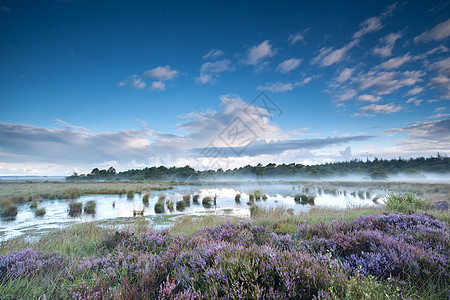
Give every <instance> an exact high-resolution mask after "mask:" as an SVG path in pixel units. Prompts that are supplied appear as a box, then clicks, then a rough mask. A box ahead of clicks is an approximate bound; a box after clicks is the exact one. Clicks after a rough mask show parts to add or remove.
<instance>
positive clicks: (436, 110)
mask: <svg viewBox="0 0 450 300" xmlns="http://www.w3.org/2000/svg"><path fill="white" fill-rule="evenodd" d="M446 109H447V108H446V107H444V106H441V107H438V108H436V109H435V110H434V112H441V111H444V110H446Z"/></svg>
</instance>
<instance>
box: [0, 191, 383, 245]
mask: <svg viewBox="0 0 450 300" xmlns="http://www.w3.org/2000/svg"><path fill="white" fill-rule="evenodd" d="M255 191H260V193H261V199H259V200H258V199H255V201H254V204H256V205H258V206H260V207H277V206H283V207H285V208H287V209H292V210H293V211H294V212H301V211H308V210H309V209H310V208H311V206H312V205H310V204H306V205H303V204H300V203H299V202H298V201H295V199H294V197H295V195H297V194H306V195H312V196H315V200H314V205H315V206H317V207H333V208H347V207H355V206H373V205H379V203H383V199H384V197H385V196H386V194H387V193H388V191H386V190H383V189H375V188H373V187H372V188H362V187H351V186H349V187H345V186H343V187H326V186H321V185H319V184H297V183H292V182H275V183H267V182H265V183H260V182H242V183H236V182H230V183H209V184H202V185H176V186H174V188H173V189H171V190H166V191H151V193H150V197H149V201H148V204H144V202H143V200H142V198H143V196H144V194H145V193H144V192H143V193H141V194H138V193H136V194H134V196H133V197H127V195H88V196H81V197H79V198H77V199H75V201H77V202H81V203H82V204H83V206H84V204H85V203H86V202H88V201H92V200H93V201H95V202H96V210H95V214H86V213H81V214H79V215H76V216H69V214H68V209H69V203H70V202H71V201H74V200H71V199H54V200H50V199H43V200H42V202H40V203H39V207H40V208H45V210H46V213H45V215H44V216H42V217H37V216H35V215H34V209H33V208H30V203H29V202H28V203H23V204H19V205H18V214H17V216H16V217H14V218H1V220H0V241H4V240H8V239H11V238H14V237H18V236H21V235H23V234H31V233H32V234H36V233H42V232H46V231H48V230H51V229H55V228H62V227H64V226H66V225H69V224H74V223H80V222H88V221H116V220H118V219H119V218H122V219H123V218H125V219H128V218H133V215H134V214H136V212H142V211H143V216H144V217H145V218H147V219H148V220H149V221H150V222H154V221H155V220H156V219H160V217H161V216H168V217H169V216H170V217H172V218H176V217H177V216H181V215H205V214H217V215H230V216H231V215H232V216H239V217H244V218H245V217H249V216H250V205H249V203H248V202H249V197H250V196H249V195H250V194H254V193H255ZM236 194H241V199H240V203H237V202H236V201H235V196H236ZM160 195H164V196H165V204H166V205H165V206H164V207H165V212H164V213H162V214H157V213H156V212H155V208H154V207H155V204H156V203H157V202H158V198H159V197H160ZM183 195H191V198H190V201H189V202H190V204H189V205H186V206H185V207H184V208H183V209H181V208H178V209H177V207H176V202H178V201H182V199H183ZM192 195H199V200H198V203H194V202H193V201H192ZM263 195H265V196H266V197H264V199H263V198H262V196H263ZM204 197H211V198H212V199H214V197H216V203H215V204H214V201H211V205H209V206H205V205H202V199H203V198H204ZM168 202H173V203H174V205H173V209H172V210H169V207H168V205H167V203H168Z"/></svg>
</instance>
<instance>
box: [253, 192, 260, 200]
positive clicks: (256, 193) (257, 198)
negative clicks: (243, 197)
mask: <svg viewBox="0 0 450 300" xmlns="http://www.w3.org/2000/svg"><path fill="white" fill-rule="evenodd" d="M253 195H254V196H255V200H257V201H258V200H261V192H260V191H254V192H253Z"/></svg>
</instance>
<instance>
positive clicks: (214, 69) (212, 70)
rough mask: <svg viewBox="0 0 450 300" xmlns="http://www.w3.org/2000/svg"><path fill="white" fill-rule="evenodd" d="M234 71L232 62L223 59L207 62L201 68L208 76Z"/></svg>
mask: <svg viewBox="0 0 450 300" xmlns="http://www.w3.org/2000/svg"><path fill="white" fill-rule="evenodd" d="M232 70H234V68H233V66H232V65H231V60H229V59H223V60H218V61H214V62H205V63H204V64H203V65H202V66H201V68H200V72H201V73H207V74H219V73H222V72H225V71H232Z"/></svg>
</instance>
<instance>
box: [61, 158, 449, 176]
mask: <svg viewBox="0 0 450 300" xmlns="http://www.w3.org/2000/svg"><path fill="white" fill-rule="evenodd" d="M449 172H450V158H449V157H448V156H447V155H445V154H440V153H438V154H437V155H436V156H431V157H428V158H425V157H417V158H409V159H404V158H401V157H399V158H394V159H389V160H388V159H378V158H374V159H373V160H369V159H366V160H365V161H364V160H358V159H354V160H351V161H345V162H333V163H325V164H319V165H303V164H299V163H291V164H278V165H277V164H275V163H269V164H267V165H262V164H258V165H256V166H251V165H247V166H244V167H240V168H235V169H228V170H222V169H218V170H204V171H200V170H195V169H194V168H192V167H190V166H185V167H169V168H168V167H165V166H159V167H156V166H152V167H147V168H144V169H131V170H127V171H123V172H116V169H114V168H113V167H110V168H109V169H107V170H100V169H98V168H94V169H93V170H92V171H91V173H89V174H77V173H74V174H73V175H71V176H68V177H66V181H84V180H93V181H123V180H135V181H142V180H153V181H173V180H183V181H198V180H210V179H218V180H220V179H223V180H230V179H233V180H239V179H243V178H246V179H247V178H248V179H264V178H266V179H278V178H279V179H292V178H302V179H325V178H330V177H339V178H342V179H345V177H346V176H350V175H357V176H360V177H361V178H370V179H373V180H388V179H389V178H390V177H391V176H395V175H407V176H412V177H417V178H420V177H424V174H426V173H434V174H447V173H449Z"/></svg>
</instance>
